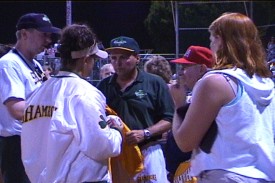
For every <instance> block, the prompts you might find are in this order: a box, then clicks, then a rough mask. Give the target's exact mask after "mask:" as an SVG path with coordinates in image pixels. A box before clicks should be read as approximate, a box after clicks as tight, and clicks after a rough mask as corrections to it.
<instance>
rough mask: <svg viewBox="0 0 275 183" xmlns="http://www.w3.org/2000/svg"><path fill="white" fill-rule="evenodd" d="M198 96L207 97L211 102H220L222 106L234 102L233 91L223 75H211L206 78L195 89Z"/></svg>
mask: <svg viewBox="0 0 275 183" xmlns="http://www.w3.org/2000/svg"><path fill="white" fill-rule="evenodd" d="M195 89H196V91H197V92H198V93H197V94H198V95H201V96H204V98H205V96H207V98H208V99H209V100H212V101H213V100H214V101H217V100H218V101H217V102H219V103H220V104H221V105H223V104H225V103H227V102H228V101H230V100H232V97H231V93H232V90H231V88H230V85H229V84H228V82H227V81H226V79H225V77H224V76H223V75H222V74H209V75H206V76H204V77H203V78H202V79H201V80H200V81H199V82H198V83H197V85H196V87H195Z"/></svg>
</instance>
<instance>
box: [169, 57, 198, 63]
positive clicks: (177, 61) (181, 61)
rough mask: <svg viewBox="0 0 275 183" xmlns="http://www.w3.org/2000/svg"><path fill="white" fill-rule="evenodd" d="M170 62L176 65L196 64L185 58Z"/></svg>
mask: <svg viewBox="0 0 275 183" xmlns="http://www.w3.org/2000/svg"><path fill="white" fill-rule="evenodd" d="M170 62H171V63H176V64H196V63H194V62H190V61H188V60H186V59H185V58H178V59H175V60H171V61H170Z"/></svg>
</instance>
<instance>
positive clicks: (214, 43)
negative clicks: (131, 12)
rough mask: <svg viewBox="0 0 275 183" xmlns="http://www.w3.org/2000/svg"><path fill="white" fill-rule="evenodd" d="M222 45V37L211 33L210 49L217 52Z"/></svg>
mask: <svg viewBox="0 0 275 183" xmlns="http://www.w3.org/2000/svg"><path fill="white" fill-rule="evenodd" d="M221 45H222V41H221V37H220V36H218V35H214V34H213V33H212V32H211V33H210V49H211V51H212V52H213V53H216V52H217V51H218V50H219V49H220V47H221Z"/></svg>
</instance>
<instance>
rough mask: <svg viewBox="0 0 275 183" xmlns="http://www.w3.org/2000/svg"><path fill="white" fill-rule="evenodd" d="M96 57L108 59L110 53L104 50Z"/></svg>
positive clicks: (98, 52) (97, 53)
mask: <svg viewBox="0 0 275 183" xmlns="http://www.w3.org/2000/svg"><path fill="white" fill-rule="evenodd" d="M95 55H96V56H98V57H99V58H102V59H105V58H108V53H107V52H106V51H102V50H98V51H97V52H96V53H95Z"/></svg>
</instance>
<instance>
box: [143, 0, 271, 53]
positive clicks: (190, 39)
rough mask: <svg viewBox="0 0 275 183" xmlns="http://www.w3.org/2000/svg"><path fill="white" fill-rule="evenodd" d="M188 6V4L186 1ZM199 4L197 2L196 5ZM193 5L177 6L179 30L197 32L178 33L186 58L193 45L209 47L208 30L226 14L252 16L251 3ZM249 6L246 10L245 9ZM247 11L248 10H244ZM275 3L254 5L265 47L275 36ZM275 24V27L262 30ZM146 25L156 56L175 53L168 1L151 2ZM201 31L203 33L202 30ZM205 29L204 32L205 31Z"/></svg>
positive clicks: (255, 19) (173, 30)
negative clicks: (188, 49)
mask: <svg viewBox="0 0 275 183" xmlns="http://www.w3.org/2000/svg"><path fill="white" fill-rule="evenodd" d="M185 2H186V1H185ZM193 2H197V1H193ZM201 2H202V3H192V2H191V1H189V3H187V4H182V5H179V6H178V14H179V27H180V28H197V29H196V30H180V31H179V52H180V53H181V54H183V53H184V52H185V50H186V49H187V48H188V47H189V46H190V45H201V46H206V47H209V33H208V30H207V28H208V26H209V25H210V24H211V22H212V21H213V20H215V19H216V18H217V17H218V16H220V15H221V14H222V13H224V12H240V13H243V14H248V15H249V14H250V12H249V10H250V9H249V3H248V2H246V4H245V3H244V2H232V1H228V2H224V1H223V3H219V2H218V1H212V2H215V3H207V1H201ZM245 5H246V6H245ZM245 7H246V8H245ZM274 12H275V3H274V2H271V1H253V21H254V22H255V24H256V25H257V26H258V28H259V30H260V34H261V37H262V41H263V44H264V46H267V43H268V41H269V40H270V38H271V36H272V35H274V34H275V28H274V26H275V14H274ZM268 24H273V26H269V27H268V26H263V25H268ZM145 25H146V28H147V30H148V33H149V35H150V37H151V39H152V44H153V49H154V52H156V53H159V52H161V53H162V52H164V53H167V52H168V53H175V49H176V48H175V28H174V23H173V14H172V5H171V2H168V1H153V2H151V7H150V12H149V14H148V16H147V18H146V20H145ZM201 28H202V29H201ZM203 28H205V29H203Z"/></svg>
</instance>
